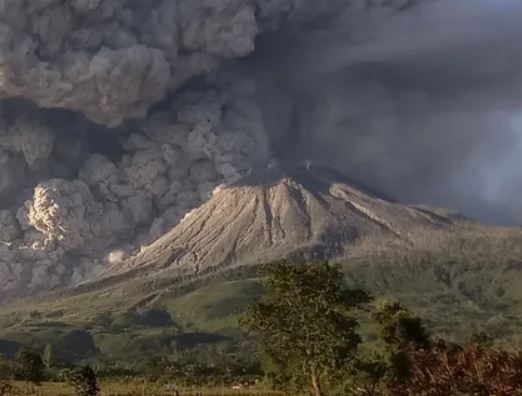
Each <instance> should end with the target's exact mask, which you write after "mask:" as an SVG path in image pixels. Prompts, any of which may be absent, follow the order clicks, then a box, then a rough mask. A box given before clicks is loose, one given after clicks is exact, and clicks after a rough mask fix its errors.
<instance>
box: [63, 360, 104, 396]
mask: <svg viewBox="0 0 522 396" xmlns="http://www.w3.org/2000/svg"><path fill="white" fill-rule="evenodd" d="M62 376H63V378H64V380H65V382H67V383H68V384H69V385H71V386H73V387H74V390H75V392H76V396H96V395H97V394H98V392H99V391H100V389H99V388H98V380H97V378H96V373H95V372H94V371H93V369H91V368H90V367H89V366H85V367H77V368H74V369H72V370H65V371H64V372H63V374H62Z"/></svg>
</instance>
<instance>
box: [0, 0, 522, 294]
mask: <svg viewBox="0 0 522 396" xmlns="http://www.w3.org/2000/svg"><path fill="white" fill-rule="evenodd" d="M521 9H522V7H521V6H520V4H518V3H517V2H516V1H514V0H513V1H510V2H508V1H507V0H504V1H496V2H494V4H493V2H491V1H489V2H486V1H485V0H476V1H473V0H468V1H466V0H452V1H449V0H418V1H416V0H396V1H395V0H323V1H317V0H154V1H147V2H144V1H140V0H74V1H68V2H63V1H59V0H0V98H2V99H1V100H0V164H1V167H0V208H1V210H0V242H1V243H0V295H2V294H3V293H12V292H16V291H18V290H22V289H23V290H24V291H28V290H29V291H37V290H42V289H49V288H52V287H56V286H59V285H63V284H64V283H70V282H79V281H81V280H82V279H85V278H86V277H89V276H92V275H93V274H95V273H97V272H99V271H101V270H103V268H104V266H105V265H106V264H107V263H111V264H114V263H115V261H117V260H123V259H124V258H125V257H126V256H127V255H129V254H132V253H133V252H135V251H136V249H139V248H140V246H143V245H145V244H147V243H149V242H151V241H153V240H154V239H156V238H158V237H160V236H161V235H162V234H164V233H165V232H166V231H167V230H168V229H169V228H171V227H172V226H173V225H175V224H176V223H177V222H178V221H179V219H180V218H182V217H183V216H184V215H185V214H186V213H187V212H188V211H189V210H191V209H192V208H194V207H195V206H197V205H199V204H200V203H201V202H203V201H204V200H206V199H208V197H209V196H211V194H212V192H213V191H214V189H216V188H217V187H219V186H220V185H226V184H230V183H233V182H235V181H237V180H239V179H240V178H241V177H242V176H243V175H244V174H246V173H248V172H249V171H250V170H251V168H252V167H256V166H265V164H266V163H267V162H268V161H270V160H271V158H272V157H278V158H279V159H280V160H281V161H282V162H285V161H286V162H299V161H302V160H304V159H312V160H314V161H318V162H322V163H330V164H332V165H334V166H336V167H338V168H341V169H343V170H345V171H346V172H347V173H348V174H349V175H350V176H352V177H354V178H357V179H360V180H361V181H363V182H365V183H366V184H370V185H372V186H373V187H376V188H378V189H381V190H383V191H385V192H388V193H390V194H392V195H395V196H396V197H397V198H399V199H402V200H404V201H407V202H415V203H418V202H424V203H431V204H439V205H445V206H449V207H453V208H457V209H461V210H463V211H464V212H466V213H469V214H472V215H477V216H479V217H481V218H483V219H486V220H490V221H492V222H507V221H511V222H517V221H518V222H520V221H522V213H521V211H522V210H521V205H519V204H518V199H517V198H518V197H519V195H520V193H521V192H522V185H521V180H522V177H521V176H522V170H521V169H522V168H521V166H520V165H521V162H520V160H519V158H520V153H521V150H522V149H521V148H520V146H519V141H520V139H519V136H518V135H517V133H518V132H517V131H518V130H519V128H522V127H519V125H518V124H520V123H522V121H521V120H522V118H521V117H519V116H517V112H518V103H520V101H519V99H520V96H519V92H522V91H521V90H520V89H519V88H521V84H519V82H520V80H521V79H520V75H519V72H518V70H520V66H521V64H522V62H521V60H522V59H521V57H522V55H520V54H519V53H518V52H519V51H516V49H517V45H518V42H519V39H520V38H522V28H521V27H519V26H518V25H519V24H518V23H517V22H518V21H519V20H520V16H521V14H520V11H521ZM492 26H494V28H492ZM497 208H501V209H497ZM517 216H518V217H517Z"/></svg>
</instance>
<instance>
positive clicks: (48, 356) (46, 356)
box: [42, 342, 55, 368]
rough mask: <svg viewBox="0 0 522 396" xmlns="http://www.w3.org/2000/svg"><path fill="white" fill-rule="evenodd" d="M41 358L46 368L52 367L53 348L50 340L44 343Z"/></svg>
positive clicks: (53, 360)
mask: <svg viewBox="0 0 522 396" xmlns="http://www.w3.org/2000/svg"><path fill="white" fill-rule="evenodd" d="M42 360H43V362H44V364H45V367H47V368H52V367H53V366H54V365H55V359H54V350H53V346H52V344H51V343H50V342H48V343H47V344H46V345H45V349H44V352H43V356H42Z"/></svg>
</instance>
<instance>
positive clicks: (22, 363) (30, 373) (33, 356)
mask: <svg viewBox="0 0 522 396" xmlns="http://www.w3.org/2000/svg"><path fill="white" fill-rule="evenodd" d="M16 363H17V369H16V376H17V378H18V379H20V380H22V381H26V382H32V383H33V384H35V385H39V384H40V382H42V381H43V379H44V369H45V365H44V363H43V361H42V357H41V356H40V355H39V354H38V353H36V352H33V351H30V350H27V349H22V350H21V351H20V352H18V353H17V354H16Z"/></svg>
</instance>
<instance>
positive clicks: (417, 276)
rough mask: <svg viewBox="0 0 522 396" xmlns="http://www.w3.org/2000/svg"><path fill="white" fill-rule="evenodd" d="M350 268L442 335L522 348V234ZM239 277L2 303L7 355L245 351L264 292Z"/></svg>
mask: <svg viewBox="0 0 522 396" xmlns="http://www.w3.org/2000/svg"><path fill="white" fill-rule="evenodd" d="M341 265H342V268H343V270H344V272H345V273H346V276H347V279H348V281H349V282H350V283H351V284H353V285H357V286H362V287H364V288H366V289H367V290H369V291H370V292H371V293H373V294H374V295H375V297H376V299H377V300H380V299H384V298H396V299H399V300H401V301H403V302H404V303H405V304H406V305H407V306H409V307H410V308H411V309H412V310H413V311H415V312H416V313H417V314H419V315H420V316H422V317H424V318H425V319H426V321H427V324H428V326H429V328H430V330H431V331H432V332H433V333H434V334H436V335H442V336H444V337H445V338H448V339H454V340H460V341H462V340H465V339H468V338H469V337H470V336H471V335H472V334H473V333H476V332H479V331H485V332H486V333H488V334H489V335H491V336H493V337H494V338H495V339H496V340H497V342H499V343H502V344H506V345H513V346H517V347H521V346H522V232H521V231H520V230H514V229H512V230H507V229H498V230H488V231H487V232H485V231H481V232H476V231H473V232H471V231H465V232H464V231H463V232H461V233H456V234H453V235H451V238H448V240H447V241H446V242H445V243H444V244H443V245H442V246H441V247H439V248H438V249H431V250H426V251H401V252H397V251H392V252H390V251H388V252H383V253H380V254H378V255H373V256H369V257H364V258H358V259H350V260H345V261H342V263H341ZM231 278H233V276H231V274H230V273H229V274H227V275H223V276H215V277H214V278H209V279H208V280H206V284H205V285H203V286H201V287H198V288H195V289H194V290H189V291H187V292H185V293H182V294H180V293H179V292H178V291H176V290H168V289H164V290H150V288H147V287H145V285H144V283H143V281H142V280H140V279H135V280H132V281H126V282H125V283H122V284H120V285H113V286H111V287H110V288H108V289H103V290H98V291H93V292H90V293H83V294H79V295H76V296H69V297H59V296H58V295H54V296H53V295H51V296H49V297H46V298H40V299H30V300H24V301H17V302H13V303H11V304H8V305H7V306H4V307H2V308H0V353H4V354H6V355H10V354H12V353H13V352H14V351H15V350H16V346H17V345H26V346H31V347H33V348H37V349H41V348H43V347H44V346H45V345H46V344H47V343H51V344H52V345H53V346H54V347H55V350H56V351H57V353H58V354H59V355H60V356H62V357H63V358H64V359H68V360H85V359H91V358H93V357H96V358H99V357H100V356H103V357H105V358H107V359H113V360H124V359H131V360H132V358H136V359H138V358H140V357H142V356H143V355H144V354H147V355H148V356H151V355H172V354H175V353H178V352H179V351H184V352H186V351H189V350H191V349H194V348H195V347H196V346H198V347H209V346H211V347H212V348H218V349H222V350H225V351H235V350H237V345H238V344H239V343H244V342H247V341H245V338H244V336H243V335H242V334H241V332H240V331H239V329H238V325H237V318H238V315H239V314H240V313H241V312H242V311H243V310H244V309H245V307H246V306H248V304H250V303H251V302H252V301H254V300H255V299H256V298H258V297H259V296H261V295H262V293H263V288H262V287H261V285H260V283H259V282H258V281H257V280H256V279H255V278H246V279H236V280H234V279H232V280H230V279H231ZM364 331H365V330H364V329H363V332H364ZM365 336H366V337H367V338H368V339H370V340H371V338H372V334H370V333H367V334H365ZM243 346H244V345H243ZM196 349H197V348H196Z"/></svg>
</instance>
